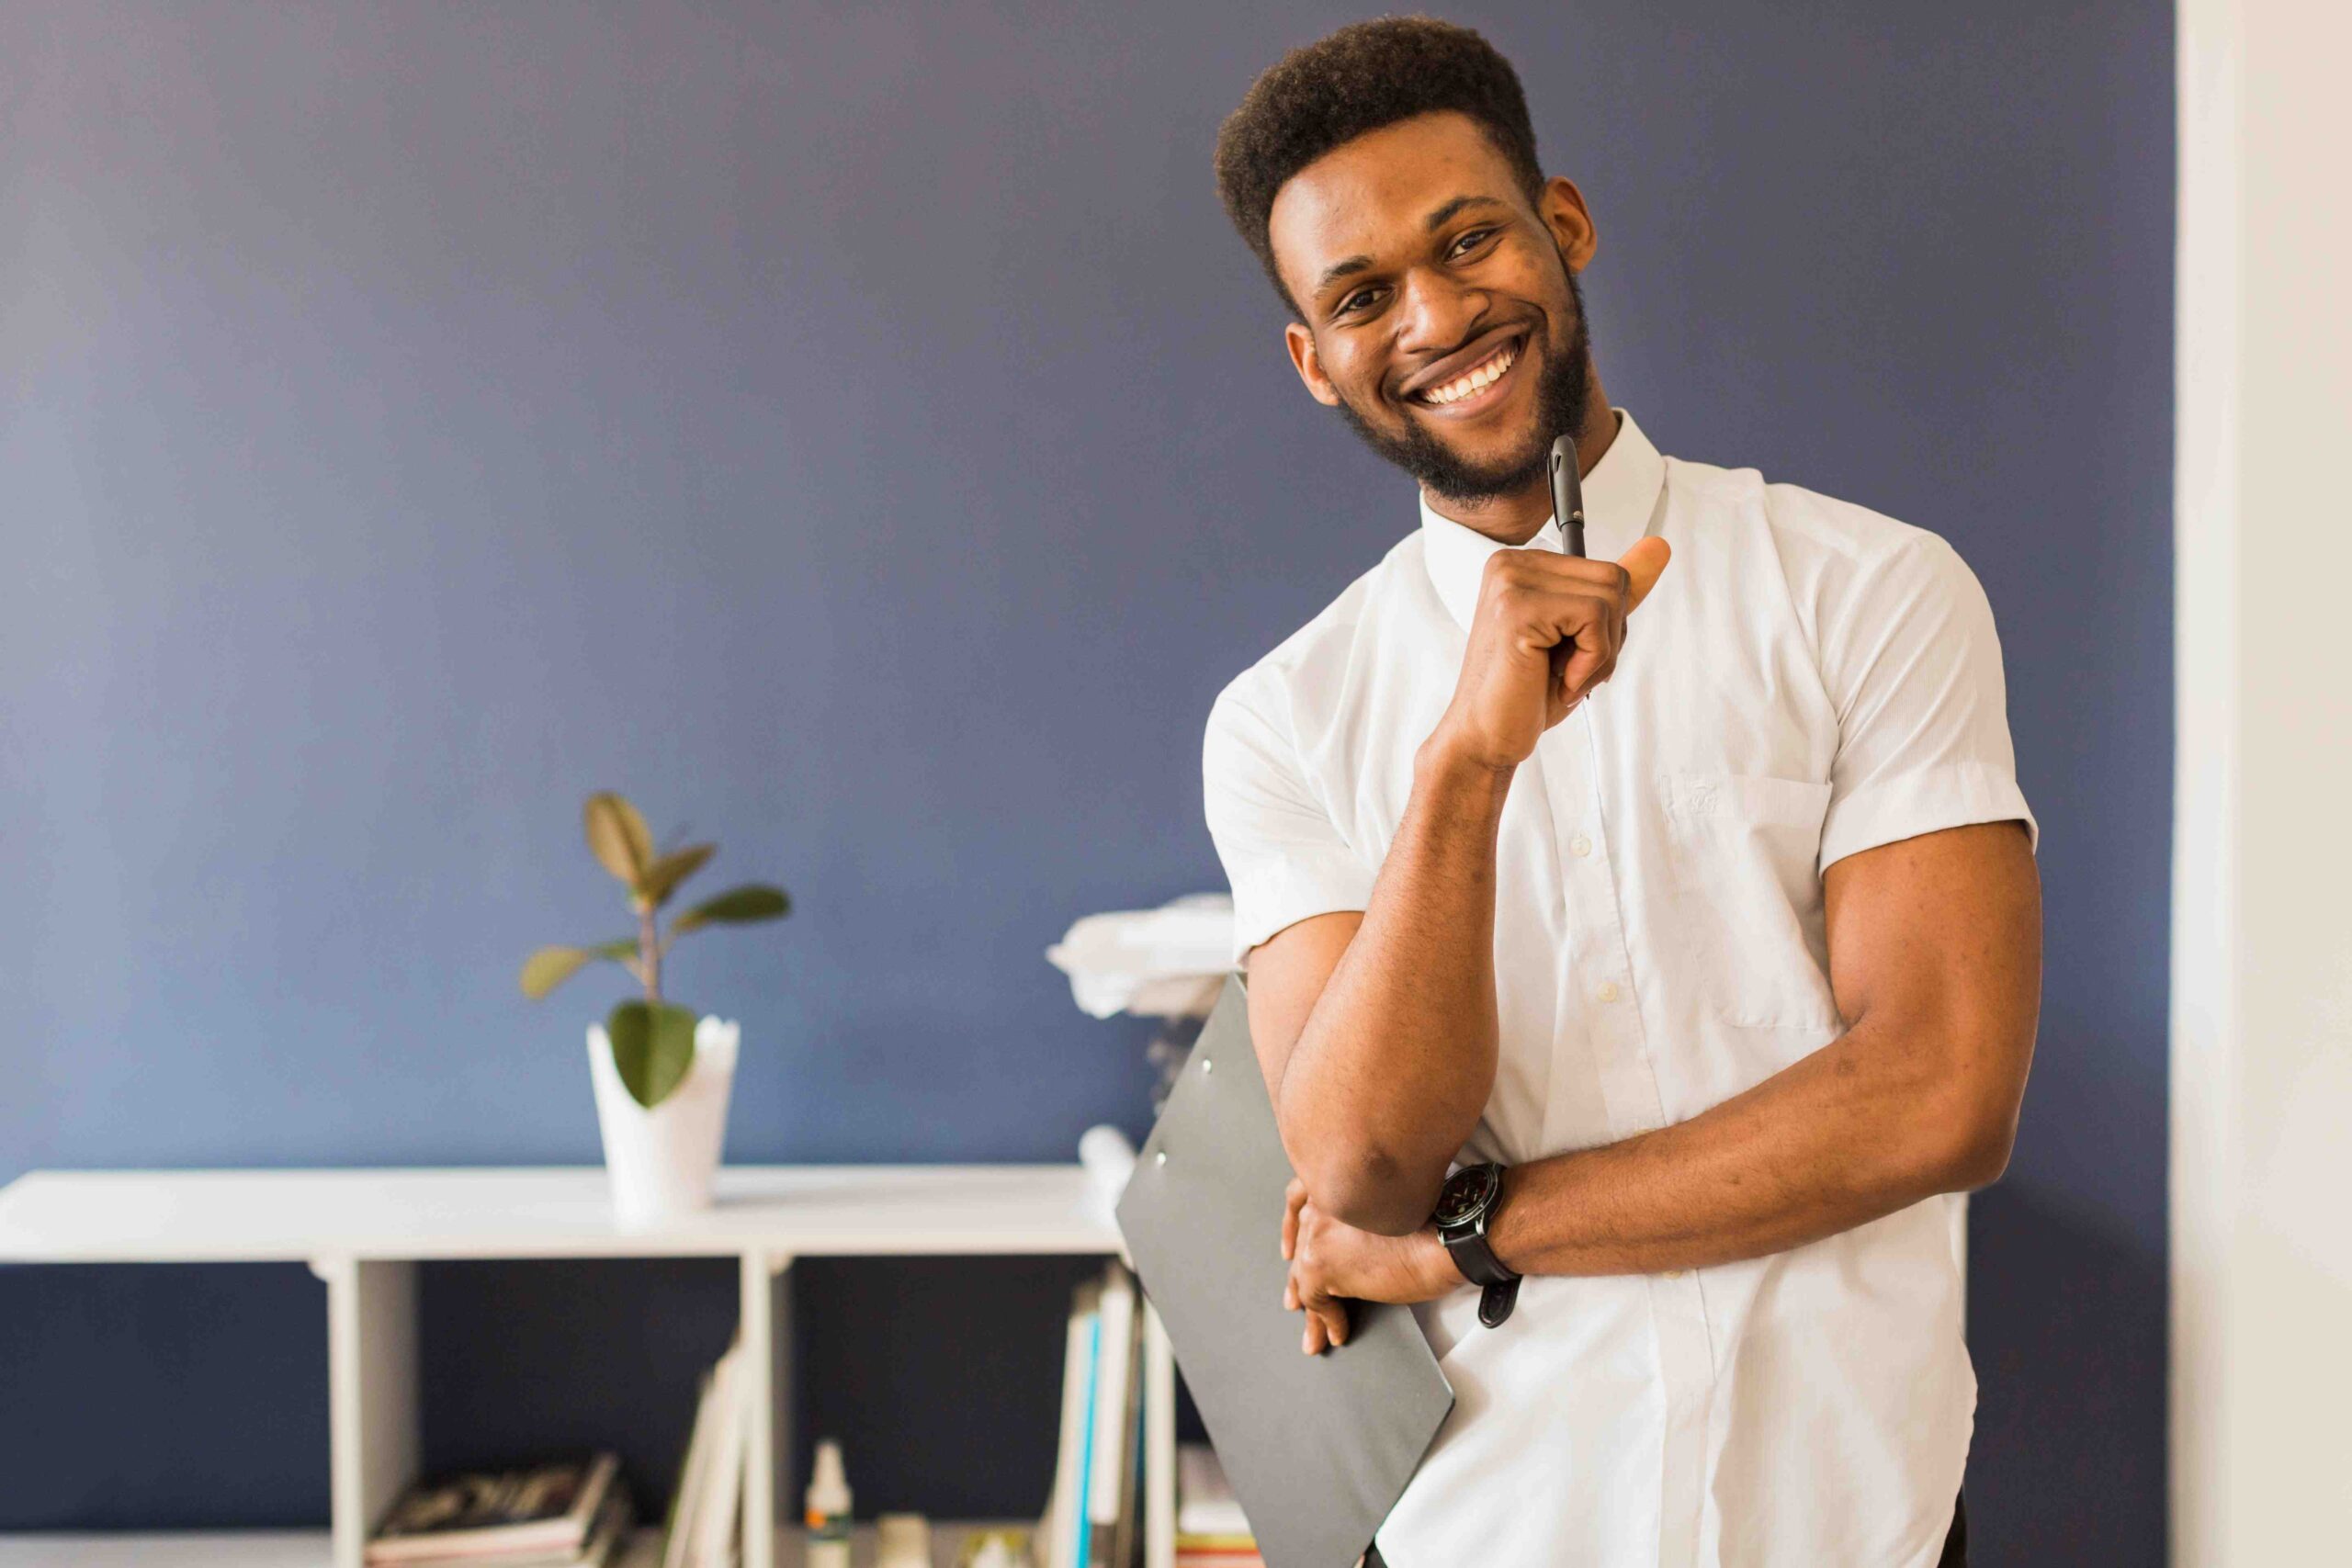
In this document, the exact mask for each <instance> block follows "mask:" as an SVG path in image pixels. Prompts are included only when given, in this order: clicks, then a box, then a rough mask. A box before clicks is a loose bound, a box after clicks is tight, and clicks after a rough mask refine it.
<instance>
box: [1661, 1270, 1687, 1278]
mask: <svg viewBox="0 0 2352 1568" xmlns="http://www.w3.org/2000/svg"><path fill="white" fill-rule="evenodd" d="M1663 1278H1666V1279H1668V1280H1679V1279H1680V1278H1682V1270H1681V1269H1668V1270H1667V1271H1666V1273H1665V1275H1664V1276H1663Z"/></svg>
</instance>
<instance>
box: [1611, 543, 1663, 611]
mask: <svg viewBox="0 0 2352 1568" xmlns="http://www.w3.org/2000/svg"><path fill="white" fill-rule="evenodd" d="M1672 558H1674V547H1673V546H1671V545H1669V544H1668V543H1667V542H1666V541H1665V540H1664V539H1661V538H1659V537H1657V536H1656V535H1652V536H1650V537H1648V538H1646V539H1637V540H1635V541H1634V547H1633V548H1632V549H1630V550H1627V551H1626V552H1625V553H1624V554H1623V555H1622V556H1619V557H1618V558H1617V564H1618V565H1619V566H1622V567H1623V568H1624V569H1625V575H1626V576H1627V577H1629V578H1631V579H1632V580H1633V581H1632V585H1631V590H1632V603H1631V604H1627V605H1626V608H1627V609H1629V610H1632V609H1639V608H1640V607H1641V603H1642V601H1643V600H1645V599H1646V598H1648V597H1649V596H1650V590H1651V589H1653V588H1655V587H1657V580H1658V574H1659V573H1661V572H1663V571H1664V570H1666V563H1667V562H1668V560H1671V559H1672Z"/></svg>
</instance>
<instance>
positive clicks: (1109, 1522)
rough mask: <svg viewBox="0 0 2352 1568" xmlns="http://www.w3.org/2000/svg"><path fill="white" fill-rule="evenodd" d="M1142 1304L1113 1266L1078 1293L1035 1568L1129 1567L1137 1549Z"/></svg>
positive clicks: (1130, 1278) (1129, 1279)
mask: <svg viewBox="0 0 2352 1568" xmlns="http://www.w3.org/2000/svg"><path fill="white" fill-rule="evenodd" d="M1143 1333H1144V1314H1143V1304H1142V1296H1141V1294H1140V1293H1139V1292H1137V1290H1136V1279H1135V1276H1134V1275H1133V1274H1130V1273H1128V1272H1127V1270H1126V1269H1125V1268H1123V1267H1122V1266H1121V1265H1120V1264H1118V1263H1116V1262H1113V1263H1112V1264H1111V1265H1110V1266H1109V1267H1108V1268H1106V1269H1104V1270H1103V1278H1102V1279H1100V1280H1088V1281H1086V1282H1085V1283H1084V1284H1082V1285H1080V1286H1079V1288H1078V1290H1077V1292H1076V1293H1075V1295H1074V1296H1073V1298H1072V1300H1071V1303H1070V1314H1069V1337H1068V1339H1067V1340H1066V1342H1065V1346H1064V1354H1063V1359H1062V1426H1061V1445H1060V1449H1059V1451H1058V1455H1057V1459H1056V1461H1055V1465H1054V1490H1053V1495H1052V1497H1051V1499H1050V1500H1049V1501H1048V1502H1047V1504H1046V1517H1045V1519H1044V1520H1043V1521H1042V1522H1041V1523H1040V1524H1039V1526H1038V1540H1039V1541H1040V1542H1041V1543H1042V1544H1041V1546H1040V1547H1039V1549H1038V1551H1037V1553H1036V1555H1037V1564H1038V1568H1134V1565H1135V1564H1136V1562H1138V1561H1139V1560H1140V1553H1141V1551H1142V1549H1143V1495H1144V1488H1143V1462H1144V1456H1143V1449H1144V1443H1143V1430H1144V1423H1143V1416H1144V1412H1143V1375H1144V1365H1143V1361H1144V1355H1143Z"/></svg>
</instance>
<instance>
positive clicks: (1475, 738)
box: [1430, 538, 1674, 773]
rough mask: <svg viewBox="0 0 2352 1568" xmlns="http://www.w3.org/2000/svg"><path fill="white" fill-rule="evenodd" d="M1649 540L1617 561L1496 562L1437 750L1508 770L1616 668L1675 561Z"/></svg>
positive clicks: (1544, 558)
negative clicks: (1634, 622)
mask: <svg viewBox="0 0 2352 1568" xmlns="http://www.w3.org/2000/svg"><path fill="white" fill-rule="evenodd" d="M1673 553H1674V552H1673V550H1672V549H1671V548H1670V547H1668V545H1667V542H1666V541H1665V540H1664V539H1659V538H1646V539H1642V540H1638V541H1636V542H1635V544H1634V547H1633V548H1632V549H1630V550H1627V551H1626V552H1625V553H1624V555H1623V556H1622V557H1621V558H1618V559H1617V560H1615V561H1599V560H1585V559H1583V558H1579V557H1576V556H1566V555H1560V554H1557V553H1556V552H1554V551H1551V550H1497V551H1496V552H1495V553H1494V554H1493V555H1492V556H1490V557H1488V558H1487V570H1486V575H1485V577H1484V578H1482V579H1481V580H1480V581H1479V584H1478V607H1477V610H1476V613H1475V614H1474V615H1472V617H1471V623H1470V646H1469V648H1468V649H1466V650H1465V651H1464V654H1463V656H1462V675H1461V678H1460V679H1459V680H1458V681H1456V682H1454V687H1453V702H1452V703H1451V704H1449V705H1447V707H1446V710H1445V716H1444V717H1442V718H1441V719H1439V720H1438V724H1437V728H1436V729H1434V730H1432V731H1431V732H1430V744H1431V745H1432V746H1435V747H1438V748H1440V749H1442V750H1447V751H1449V752H1451V753H1452V754H1453V755H1454V756H1456V757H1458V758H1462V759H1464V760H1467V761H1475V762H1477V763H1479V764H1481V765H1483V766H1485V767H1488V768H1492V769H1494V770H1495V771H1497V772H1498V773H1499V772H1501V771H1502V770H1504V769H1506V768H1513V767H1516V766H1518V765H1519V764H1520V763H1521V762H1523V761H1526V760H1527V757H1528V755H1529V753H1531V752H1532V751H1533V750H1535V742H1536V741H1537V740H1538V739H1540V738H1541V737H1542V736H1543V734H1544V731H1545V730H1547V729H1549V728H1552V727H1553V726H1554V725H1555V724H1557V723H1559V722H1560V721H1561V720H1562V719H1564V718H1566V717H1567V716H1568V714H1569V713H1570V711H1571V710H1573V709H1574V708H1575V707H1576V705H1577V704H1578V703H1580V702H1582V701H1583V700H1584V698H1585V696H1586V694H1588V693H1589V692H1590V691H1591V690H1592V688H1593V687H1595V686H1597V685H1599V684H1600V682H1603V681H1606V680H1607V679H1609V677H1610V675H1611V672H1613V671H1615V670H1616V668H1617V652H1618V650H1619V649H1621V648H1623V646H1624V644H1625V620H1626V617H1627V616H1628V615H1632V614H1633V613H1634V606H1636V605H1638V604H1641V602H1642V601H1643V600H1644V599H1645V598H1647V597H1648V596H1649V592H1650V590H1651V589H1652V588H1653V587H1655V586H1656V585H1657V580H1658V574H1659V573H1660V572H1662V571H1664V570H1666V563H1667V560H1668V558H1669V557H1671V556H1672V555H1673Z"/></svg>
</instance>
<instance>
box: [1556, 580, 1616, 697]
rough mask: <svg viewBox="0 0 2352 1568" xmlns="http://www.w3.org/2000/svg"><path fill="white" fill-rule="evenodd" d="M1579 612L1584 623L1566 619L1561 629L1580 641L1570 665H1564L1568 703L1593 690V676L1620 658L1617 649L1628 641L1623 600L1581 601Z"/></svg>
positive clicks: (1563, 687)
mask: <svg viewBox="0 0 2352 1568" xmlns="http://www.w3.org/2000/svg"><path fill="white" fill-rule="evenodd" d="M1576 610H1577V612H1578V613H1579V614H1580V615H1582V617H1583V618H1582V620H1581V622H1580V623H1579V622H1578V621H1577V620H1575V619H1572V618H1564V622H1563V625H1562V627H1561V629H1562V631H1563V633H1564V634H1570V635H1573V636H1574V637H1575V638H1576V643H1575V646H1574V647H1573V648H1572V649H1569V651H1568V656H1567V660H1566V662H1565V663H1564V664H1562V665H1561V666H1560V695H1561V696H1562V698H1564V699H1565V700H1566V701H1568V702H1574V701H1576V700H1577V698H1578V697H1581V696H1583V695H1584V694H1585V693H1586V692H1587V691H1589V690H1590V689H1591V687H1592V682H1593V677H1594V676H1596V675H1598V674H1599V673H1600V669H1601V667H1602V666H1603V665H1605V664H1607V663H1609V662H1610V661H1611V660H1613V659H1615V658H1616V657H1617V649H1618V647H1619V645H1620V644H1622V643H1623V641H1624V640H1625V607H1624V605H1623V604H1622V603H1620V602H1619V601H1617V600H1615V599H1585V600H1580V601H1578V602H1577V606H1576ZM1571 627H1573V632H1572V633H1570V628H1571Z"/></svg>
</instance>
